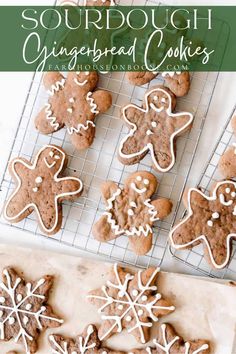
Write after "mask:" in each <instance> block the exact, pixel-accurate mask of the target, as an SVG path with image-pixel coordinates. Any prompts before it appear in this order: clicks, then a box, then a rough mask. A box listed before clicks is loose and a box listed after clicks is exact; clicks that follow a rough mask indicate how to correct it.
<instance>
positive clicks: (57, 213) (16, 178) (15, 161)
mask: <svg viewBox="0 0 236 354" xmlns="http://www.w3.org/2000/svg"><path fill="white" fill-rule="evenodd" d="M47 148H51V149H53V150H56V151H58V153H59V154H60V156H61V165H60V167H59V169H58V170H57V171H56V172H55V174H54V176H53V179H54V181H55V182H63V181H68V180H69V181H77V182H79V185H80V187H79V189H78V190H76V191H72V192H66V193H59V194H55V202H54V205H55V211H56V217H55V222H54V224H53V226H52V227H51V228H48V227H47V226H46V225H44V223H43V220H42V217H41V215H40V212H39V208H38V206H37V204H35V203H29V204H27V205H25V206H24V207H22V210H21V211H20V212H19V213H18V214H17V215H15V216H8V215H7V209H8V205H9V203H10V202H11V200H12V199H13V198H14V197H15V195H16V194H17V193H18V191H19V190H20V188H21V185H22V181H21V179H20V177H19V176H18V174H17V172H16V170H15V165H16V163H20V164H22V165H23V166H25V167H26V168H27V169H28V170H32V171H34V170H35V169H36V167H37V163H38V159H39V156H40V155H41V153H42V152H43V151H44V150H45V149H47ZM65 159H66V155H65V153H64V152H63V151H62V150H60V149H58V148H57V147H56V146H53V145H46V146H44V147H42V148H41V149H40V150H39V152H38V153H37V155H36V157H35V160H34V163H33V164H28V163H27V162H25V161H24V160H22V159H20V158H17V159H15V160H14V161H13V163H12V166H11V167H12V172H13V174H14V177H15V180H16V181H17V184H18V185H17V188H16V189H15V191H14V192H13V193H12V195H11V196H10V198H9V200H8V201H7V203H6V205H5V208H4V217H5V219H6V220H8V221H10V222H11V221H14V220H17V219H18V218H19V216H21V215H22V214H24V212H25V211H26V210H27V209H29V208H33V209H34V210H35V211H36V213H37V216H38V220H39V222H40V225H41V227H42V229H43V230H44V231H45V232H47V233H51V232H53V231H54V230H55V229H56V227H57V225H58V220H59V210H58V199H60V198H63V197H66V196H70V195H75V194H78V193H80V192H81V190H82V188H83V184H82V182H81V180H80V179H79V178H76V177H62V178H59V177H58V175H60V173H61V171H62V169H63V166H64V164H65ZM48 168H50V166H48Z"/></svg>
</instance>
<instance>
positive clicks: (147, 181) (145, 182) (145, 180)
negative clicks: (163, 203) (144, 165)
mask: <svg viewBox="0 0 236 354" xmlns="http://www.w3.org/2000/svg"><path fill="white" fill-rule="evenodd" d="M143 183H144V184H146V186H148V185H149V183H150V182H149V180H148V179H146V178H145V179H144V180H143Z"/></svg>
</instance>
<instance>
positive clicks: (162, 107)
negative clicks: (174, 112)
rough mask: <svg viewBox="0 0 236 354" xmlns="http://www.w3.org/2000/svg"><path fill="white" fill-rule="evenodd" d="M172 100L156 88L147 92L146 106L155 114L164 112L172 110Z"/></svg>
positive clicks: (167, 93)
mask: <svg viewBox="0 0 236 354" xmlns="http://www.w3.org/2000/svg"><path fill="white" fill-rule="evenodd" d="M171 101H172V99H171V96H170V94H169V92H168V91H167V90H166V89H165V90H163V89H162V88H160V87H158V88H155V89H153V90H151V91H149V92H148V94H147V105H148V106H149V107H150V109H152V110H154V111H155V112H158V113H159V112H162V111H166V110H167V109H171V108H172V102H171Z"/></svg>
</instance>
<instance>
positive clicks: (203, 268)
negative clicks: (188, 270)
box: [170, 106, 236, 280]
mask: <svg viewBox="0 0 236 354" xmlns="http://www.w3.org/2000/svg"><path fill="white" fill-rule="evenodd" d="M235 110H236V106H235V107H234V109H233V111H232V114H231V115H230V117H229V119H228V121H227V123H226V125H225V127H224V128H223V130H222V134H221V135H220V137H219V139H218V141H217V144H216V146H215V148H214V150H213V152H212V154H211V156H210V158H209V160H208V162H207V164H206V166H205V168H204V170H203V172H202V174H201V177H200V179H199V182H198V184H197V186H198V188H200V189H201V191H202V192H203V193H206V194H208V195H209V191H210V190H211V187H212V185H214V183H215V182H217V181H219V180H222V175H221V174H220V172H219V170H218V163H219V160H220V158H221V156H222V155H223V154H224V152H225V151H226V150H227V149H228V147H230V146H232V144H233V143H234V142H236V137H235V135H234V134H233V130H232V127H231V123H230V122H231V118H232V116H233V113H235ZM186 212H187V211H186V210H184V206H183V205H181V204H180V205H179V207H177V210H176V217H175V218H174V219H173V225H174V224H175V222H176V221H177V220H180V219H181V218H183V217H184V216H185V215H186ZM170 252H171V254H172V255H173V256H174V258H176V259H177V260H178V261H181V262H183V263H184V264H186V265H188V266H190V267H192V268H194V269H196V270H198V271H199V272H201V273H203V274H204V275H208V276H211V277H217V278H227V279H233V280H236V242H235V241H233V247H232V258H231V261H230V263H229V265H228V266H227V267H226V268H224V269H222V270H215V269H213V268H211V266H210V265H209V263H207V261H206V260H205V258H204V256H203V248H202V245H199V246H196V247H194V248H192V249H191V250H181V251H180V250H176V249H174V248H173V247H172V246H170Z"/></svg>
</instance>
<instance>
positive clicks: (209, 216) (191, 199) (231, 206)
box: [170, 181, 236, 269]
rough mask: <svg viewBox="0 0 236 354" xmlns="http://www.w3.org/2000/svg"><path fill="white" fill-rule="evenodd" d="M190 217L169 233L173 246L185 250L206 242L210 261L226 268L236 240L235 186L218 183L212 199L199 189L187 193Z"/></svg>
mask: <svg viewBox="0 0 236 354" xmlns="http://www.w3.org/2000/svg"><path fill="white" fill-rule="evenodd" d="M187 208H188V215H187V216H186V218H184V219H183V220H182V221H181V222H180V223H179V224H178V225H176V226H175V227H174V228H173V229H172V230H171V232H170V240H171V243H172V246H173V247H174V248H176V249H186V248H192V247H194V246H197V245H198V244H199V243H201V242H202V243H203V245H204V251H205V254H206V256H207V257H206V258H207V260H208V261H209V262H210V264H211V265H212V266H213V267H215V268H216V269H222V268H224V267H225V266H226V265H227V264H228V262H229V260H230V255H231V242H232V240H233V239H236V223H235V221H236V183H235V182H233V181H222V182H218V183H217V184H216V185H215V187H214V189H213V191H212V194H211V195H210V197H208V196H206V195H205V194H204V193H202V192H201V191H199V190H198V189H196V188H191V189H190V190H189V191H188V206H187Z"/></svg>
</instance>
